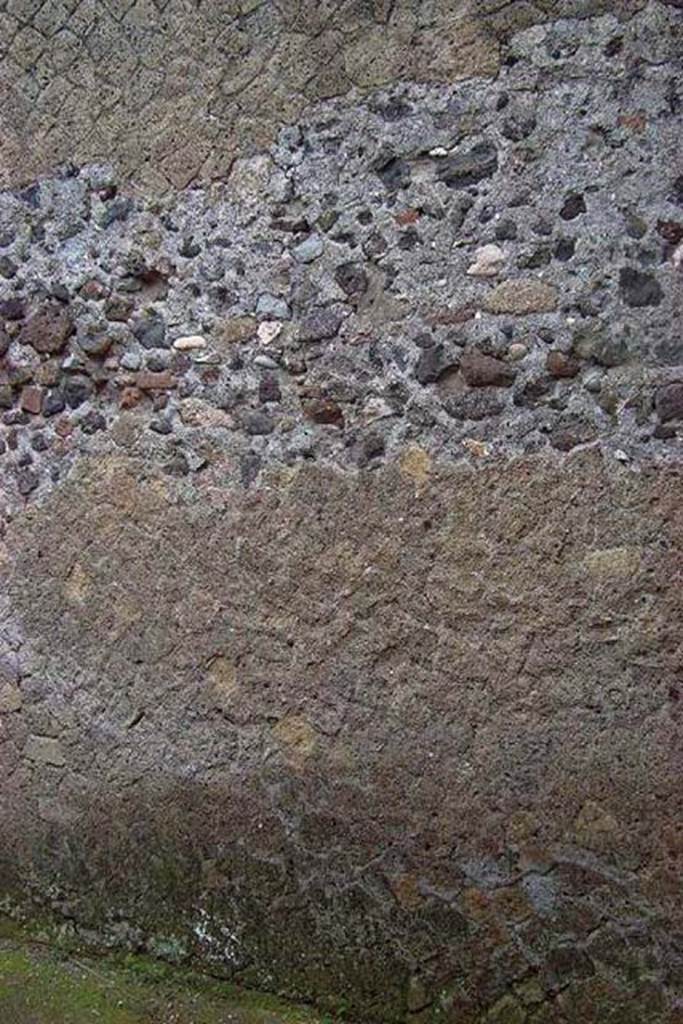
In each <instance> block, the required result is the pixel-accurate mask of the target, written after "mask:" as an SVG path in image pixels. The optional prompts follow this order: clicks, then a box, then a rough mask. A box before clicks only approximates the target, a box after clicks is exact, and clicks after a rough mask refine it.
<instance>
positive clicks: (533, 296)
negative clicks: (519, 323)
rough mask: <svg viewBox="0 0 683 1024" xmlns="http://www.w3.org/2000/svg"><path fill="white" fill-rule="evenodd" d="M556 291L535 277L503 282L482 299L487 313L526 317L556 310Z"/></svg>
mask: <svg viewBox="0 0 683 1024" xmlns="http://www.w3.org/2000/svg"><path fill="white" fill-rule="evenodd" d="M557 299H558V296H557V290H556V289H555V288H553V287H552V285H549V284H545V283H544V282H543V281H539V280H538V279H537V278H535V277H522V278H517V279H516V280H510V281H503V282H502V283H501V284H499V285H497V286H496V287H495V288H494V289H493V291H491V292H489V294H488V295H487V296H486V298H485V299H484V303H483V308H484V309H485V310H486V311H487V312H488V313H496V314H500V313H509V314H513V315H517V316H527V315H528V314H530V313H551V312H552V311H553V310H554V309H556V308H557Z"/></svg>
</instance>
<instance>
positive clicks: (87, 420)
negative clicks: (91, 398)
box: [80, 409, 107, 434]
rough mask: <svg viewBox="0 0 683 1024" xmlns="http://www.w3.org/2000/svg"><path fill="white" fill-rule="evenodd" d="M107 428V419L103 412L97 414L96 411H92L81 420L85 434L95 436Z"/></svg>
mask: <svg viewBox="0 0 683 1024" xmlns="http://www.w3.org/2000/svg"><path fill="white" fill-rule="evenodd" d="M106 426H107V421H106V419H105V418H104V416H103V415H102V413H101V412H97V411H96V410H95V409H90V410H89V411H88V412H87V413H86V414H85V416H84V417H83V419H82V420H80V427H81V430H82V431H83V432H84V433H85V434H95V433H97V431H98V430H105V429H106Z"/></svg>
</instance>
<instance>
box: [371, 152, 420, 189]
mask: <svg viewBox="0 0 683 1024" xmlns="http://www.w3.org/2000/svg"><path fill="white" fill-rule="evenodd" d="M374 171H375V173H376V174H377V176H378V177H379V178H381V180H382V182H383V184H384V187H385V188H386V189H388V190H389V191H390V192H397V191H398V190H399V189H401V188H407V187H408V186H409V185H410V181H411V172H410V164H409V163H407V161H405V160H401V159H399V158H398V157H395V156H384V155H382V156H380V157H378V159H377V160H376V161H375V164H374Z"/></svg>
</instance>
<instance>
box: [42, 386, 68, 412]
mask: <svg viewBox="0 0 683 1024" xmlns="http://www.w3.org/2000/svg"><path fill="white" fill-rule="evenodd" d="M64 408H65V402H64V395H63V393H62V392H61V391H59V390H53V391H48V392H47V394H46V395H45V397H44V398H43V416H56V415H57V413H60V412H64Z"/></svg>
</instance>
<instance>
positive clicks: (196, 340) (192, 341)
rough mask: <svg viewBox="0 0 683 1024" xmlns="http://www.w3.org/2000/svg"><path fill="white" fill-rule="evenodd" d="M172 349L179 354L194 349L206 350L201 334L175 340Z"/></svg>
mask: <svg viewBox="0 0 683 1024" xmlns="http://www.w3.org/2000/svg"><path fill="white" fill-rule="evenodd" d="M173 348H175V349H177V350H178V351H179V352H189V351H190V350H191V349H194V348H206V341H205V339H204V338H202V336H201V334H188V335H186V336H185V337H183V338H176V340H175V341H174V342H173Z"/></svg>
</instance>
